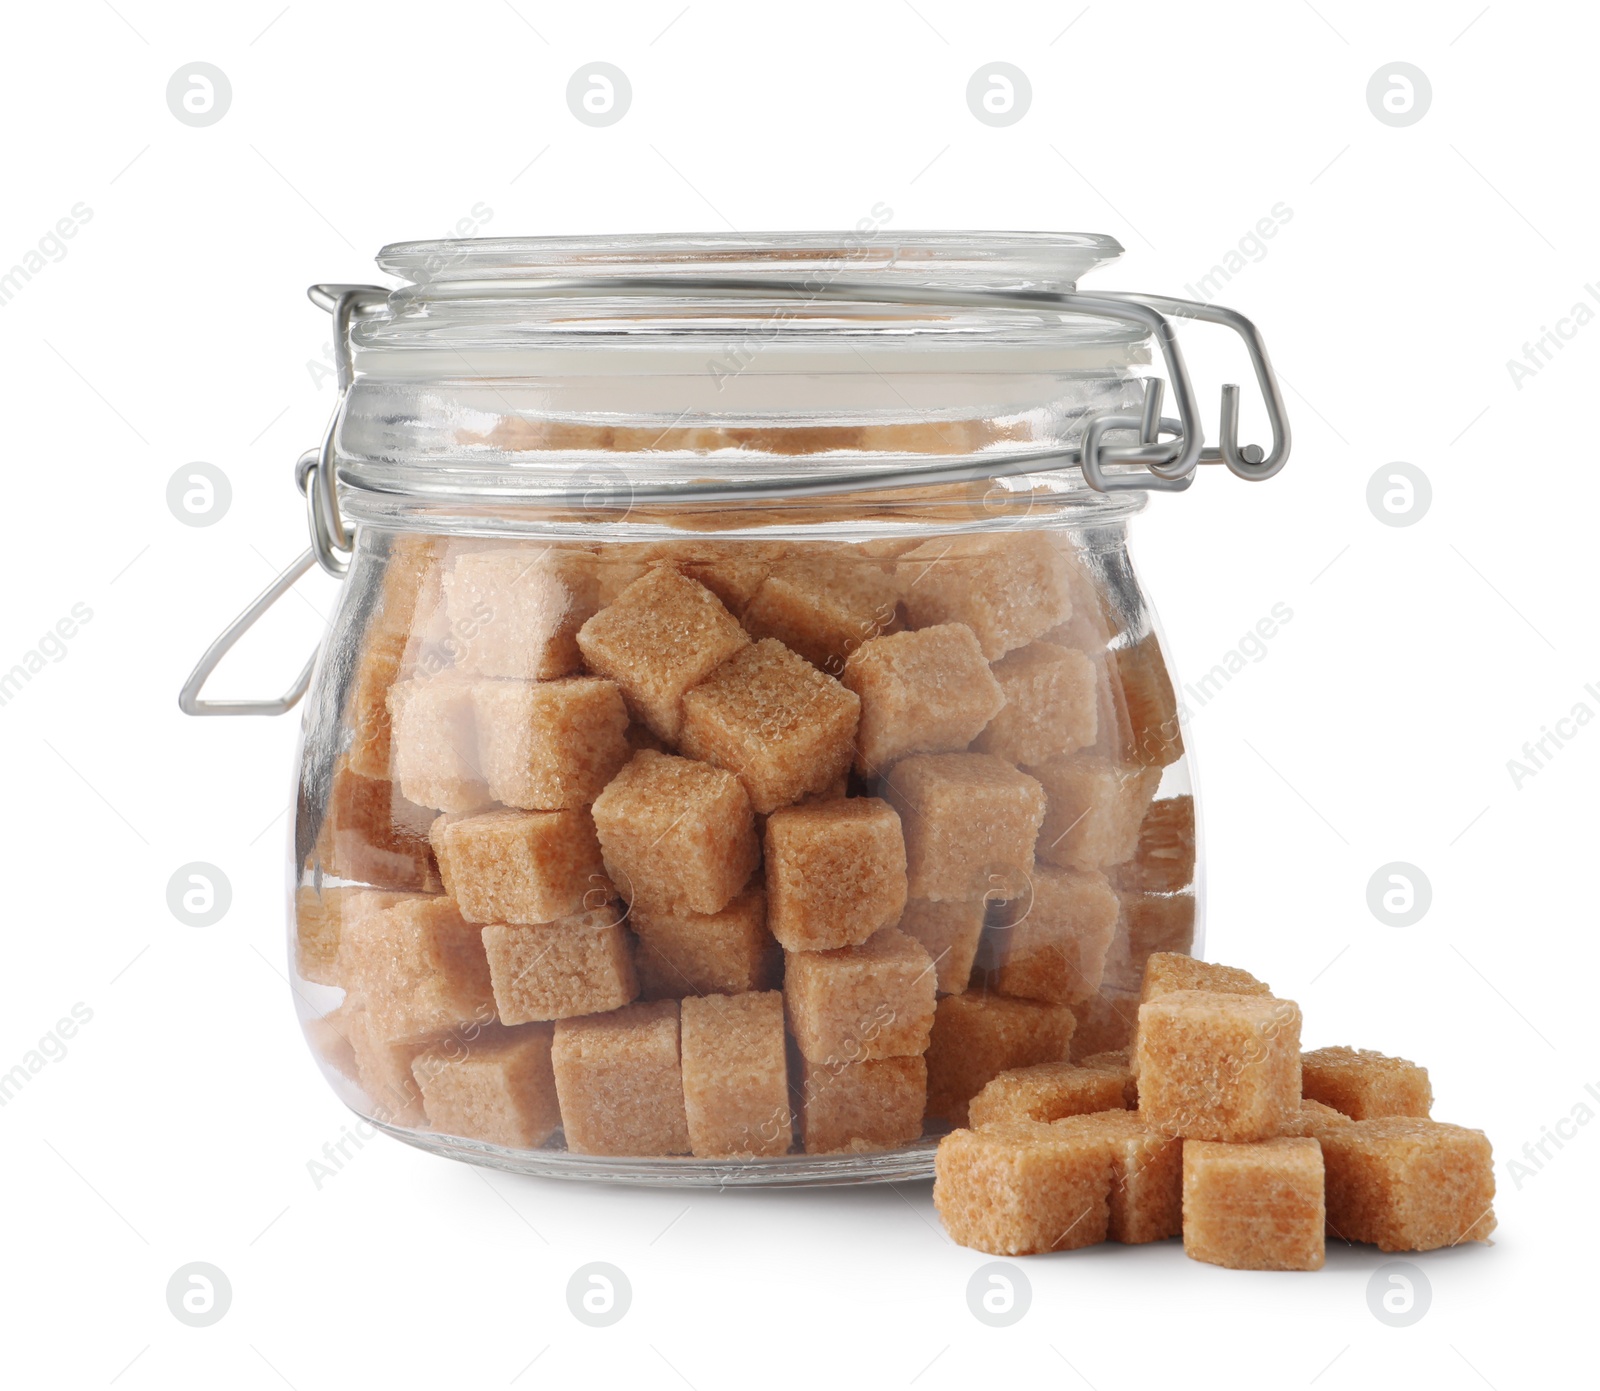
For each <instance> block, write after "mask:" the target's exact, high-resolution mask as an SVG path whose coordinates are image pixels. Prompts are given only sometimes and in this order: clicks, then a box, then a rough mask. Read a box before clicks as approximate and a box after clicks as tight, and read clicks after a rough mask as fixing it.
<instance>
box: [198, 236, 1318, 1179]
mask: <svg viewBox="0 0 1600 1391" xmlns="http://www.w3.org/2000/svg"><path fill="white" fill-rule="evenodd" d="M867 223H871V219H868V220H867ZM1119 250H1120V248H1118V247H1117V245H1116V243H1115V242H1113V241H1111V240H1110V239H1109V238H1105V237H1095V236H1077V235H1053V234H975V235H958V234H917V235H891V234H889V233H888V232H887V231H886V230H885V229H884V228H883V227H882V226H881V225H878V224H872V225H865V224H864V225H862V226H860V227H858V229H857V231H856V232H855V233H853V234H850V235H847V236H843V237H839V236H818V235H796V236H771V237H762V238H759V239H757V240H756V241H754V242H751V241H749V240H746V239H744V238H734V237H711V236H708V237H696V238H682V237H629V238H614V239H535V240H492V241H469V242H437V243H420V244H407V245H401V246H394V247H390V248H388V249H386V250H385V251H384V252H383V253H382V255H381V256H380V258H379V264H380V266H382V268H383V269H384V270H385V271H387V272H389V273H391V274H392V275H394V276H396V277H398V278H399V279H401V280H402V281H403V282H404V283H403V284H402V285H401V286H400V288H398V289H396V290H394V291H392V292H387V291H383V290H380V289H376V288H373V287H352V286H325V287H315V288H314V290H313V292H312V293H313V298H314V299H316V300H317V301H318V302H319V303H321V304H323V305H324V307H326V308H329V309H330V310H331V311H332V313H333V315H334V329H335V344H336V348H337V352H338V361H339V369H340V370H339V385H340V402H339V407H338V409H337V411H336V413H335V417H334V420H333V422H332V424H331V425H330V427H329V432H328V436H327V438H326V439H325V440H324V442H323V445H322V447H321V448H320V449H319V450H314V451H310V452H309V453H308V454H307V455H305V456H303V457H302V459H301V464H300V470H299V478H300V482H301V486H302V489H303V490H304V491H305V493H306V495H307V498H308V502H309V504H310V512H311V532H312V539H313V546H312V550H311V551H310V552H308V553H307V556H306V557H303V558H302V560H301V561H300V562H298V563H297V566H296V567H291V570H290V571H288V572H286V573H285V575H284V576H283V577H280V580H279V582H278V583H277V584H276V585H275V586H274V587H273V588H272V589H270V590H269V591H268V592H267V593H266V594H264V595H263V596H262V597H261V599H260V600H258V601H257V604H256V605H254V606H252V609H251V610H250V611H247V613H246V614H245V615H243V616H242V617H241V619H240V620H239V621H238V622H237V623H236V624H235V625H234V626H233V627H232V628H231V629H230V630H229V632H228V633H226V634H225V635H224V637H223V638H222V639H219V642H218V644H216V645H215V646H214V647H213V650H212V651H211V652H210V653H208V654H207V657H206V659H205V660H204V661H203V662H202V664H201V667H200V668H198V669H197V671H196V673H195V675H194V676H193V677H192V678H191V681H190V684H189V686H188V687H186V689H185V693H184V697H183V701H184V705H185V708H186V709H188V710H190V711H191V713H232V712H235V711H238V712H275V711H277V710H280V709H286V708H288V706H289V705H291V704H293V703H294V699H295V697H296V696H297V695H298V694H299V692H300V690H303V689H305V683H306V677H307V676H309V698H308V700H307V703H306V708H305V717H304V721H303V735H302V741H301V753H300V774H299V783H298V788H299V794H298V801H297V805H296V808H295V815H294V834H293V844H292V854H291V865H290V869H291V876H290V877H291V884H290V890H291V892H290V913H289V918H290V934H289V936H290V954H291V959H292V963H293V970H294V982H293V984H294V997H295V999H296V1001H297V1004H298V1007H299V1008H300V1010H301V1017H302V1022H303V1025H304V1028H305V1032H306V1036H307V1039H308V1041H309V1042H310V1045H311V1047H312V1050H313V1052H314V1053H315V1054H316V1056H317V1058H318V1060H319V1062H320V1064H321V1066H322V1068H323V1071H324V1072H325V1074H326V1075H327V1077H328V1080H329V1082H330V1083H331V1085H332V1086H333V1087H334V1088H335V1090H336V1091H337V1092H338V1093H339V1095H340V1096H341V1097H342V1098H343V1099H344V1101H345V1102H346V1103H347V1104H348V1105H349V1106H350V1107H351V1108H352V1109H353V1110H355V1111H356V1112H357V1113H358V1114H359V1115H361V1116H363V1117H365V1118H366V1119H367V1120H369V1121H371V1122H372V1123H373V1124H374V1125H376V1126H378V1127H380V1128H382V1129H385V1130H387V1131H389V1132H390V1133H392V1134H394V1135H396V1136H398V1137H399V1138H401V1139H404V1140H406V1141H408V1142H409V1143H412V1144H415V1145H418V1146H420V1147H423V1148H426V1149H430V1150H433V1151H436V1152H439V1153H443V1154H450V1155H454V1156H457V1157H461V1158H466V1159H469V1160H472V1161H474V1162H478V1163H483V1164H489V1165H494V1166H498V1167H502V1168H507V1169H513V1170H517V1171H521V1172H527V1173H538V1174H547V1175H557V1176H572V1177H584V1178H609V1179H620V1180H625V1181H632V1182H646V1183H665V1184H670V1183H683V1184H706V1183H715V1184H729V1183H733V1184H777V1183H843V1182H860V1181H870V1180H879V1179H897V1178H905V1177H914V1176H927V1175H930V1174H931V1173H932V1162H933V1149H934V1145H935V1143H936V1141H937V1137H938V1136H939V1135H940V1134H941V1133H943V1132H944V1131H945V1130H947V1129H949V1128H950V1127H951V1126H952V1125H959V1124H963V1123H965V1121H966V1118H967V1104H968V1102H969V1101H970V1100H971V1099H972V1097H973V1096H974V1095H976V1093H977V1092H978V1091H979V1090H980V1089H981V1088H982V1087H983V1086H984V1085H985V1084H986V1083H987V1082H988V1081H989V1080H990V1079H991V1078H992V1077H994V1076H995V1075H996V1074H997V1073H999V1072H1000V1071H1003V1070H1006V1069H1010V1068H1016V1067H1024V1066H1030V1065H1034V1064H1040V1063H1048V1062H1060V1061H1063V1060H1067V1059H1071V1060H1074V1061H1079V1062H1085V1061H1086V1062H1088V1064H1089V1065H1090V1066H1101V1065H1107V1066H1114V1065H1115V1062H1116V1058H1115V1055H1116V1052H1117V1050H1118V1049H1121V1048H1124V1047H1125V1045H1126V1043H1127V1039H1128V1032H1129V1029H1130V1026H1131V1023H1132V1017H1133V1010H1134V1007H1135V1005H1136V1002H1137V989H1138V981H1139V979H1140V975H1141V972H1142V968H1143V964H1144V960H1145V958H1146V957H1147V956H1148V955H1150V953H1152V952H1154V951H1177V952H1195V951H1198V949H1199V944H1200V934H1201V928H1202V901H1201V888H1200V873H1199V859H1198V852H1197V845H1198V817H1197V814H1196V805H1195V789H1194V783H1193V777H1192V770H1191V767H1190V762H1189V757H1188V754H1187V750H1186V747H1185V731H1184V729H1183V727H1182V720H1181V718H1180V709H1179V705H1178V702H1177V700H1176V698H1175V695H1174V682H1173V679H1172V677H1171V675H1170V673H1169V670H1168V666H1167V662H1166V659H1165V657H1164V655H1163V651H1162V645H1161V640H1160V636H1159V631H1158V627H1157V624H1156V619H1155V615H1154V612H1153V611H1152V609H1151V608H1150V606H1149V604H1148V602H1147V601H1146V599H1145V596H1144V594H1143V592H1142V590H1141V588H1140V586H1139V582H1138V580H1137V578H1136V576H1135V573H1134V570H1133V567H1132V565H1131V562H1130V560H1129V555H1128V549H1127V538H1126V526H1127V522H1128V519H1129V518H1130V517H1132V516H1133V515H1134V514H1135V513H1137V512H1138V511H1139V510H1140V509H1141V507H1142V506H1143V505H1144V494H1145V493H1146V492H1147V491H1150V490H1152V489H1160V490H1170V491H1178V490H1181V489H1182V488H1184V487H1187V486H1188V484H1189V483H1190V482H1191V481H1192V478H1193V470H1194V468H1195V466H1196V465H1197V464H1198V463H1200V462H1212V461H1216V462H1223V463H1226V464H1227V465H1228V466H1229V467H1230V469H1232V471H1233V472H1235V473H1237V474H1240V475H1241V476H1244V477H1247V478H1259V477H1266V476H1270V475H1271V474H1272V473H1274V472H1276V470H1277V469H1278V468H1279V467H1281V465H1282V463H1283V461H1284V458H1285V457H1286V454H1287V449H1288V435H1287V428H1286V426H1285V425H1284V423H1283V420H1282V409H1281V401H1280V400H1279V398H1278V396H1277V392H1276V388H1275V386H1274V384H1273V382H1272V376H1271V370H1270V368H1269V367H1268V366H1267V363H1266V358H1265V354H1264V352H1263V351H1262V350H1261V348H1260V343H1259V339H1258V338H1257V337H1256V336H1255V333H1254V330H1253V329H1252V328H1251V327H1250V326H1249V325H1248V324H1247V323H1245V322H1244V321H1243V320H1239V319H1237V316H1233V315H1231V314H1230V313H1229V311H1226V310H1218V309H1215V308H1212V307H1203V306H1199V305H1190V304H1186V303H1184V302H1181V301H1173V300H1164V299H1155V298H1152V297H1135V296H1111V295H1093V296H1085V295H1081V294H1079V293H1078V292H1077V291H1076V281H1077V279H1078V277H1079V276H1080V275H1081V274H1083V273H1085V272H1086V271H1088V270H1090V269H1092V268H1094V267H1095V266H1097V265H1099V264H1101V263H1103V262H1105V261H1107V260H1109V259H1110V258H1111V257H1113V256H1114V255H1115V254H1116V253H1117V252H1118V251H1119ZM1175 314H1176V315H1180V316H1187V317H1198V318H1205V319H1210V320H1213V321H1215V322H1220V323H1224V324H1227V325H1228V326H1230V327H1232V328H1235V329H1236V330H1238V331H1239V332H1240V333H1241V334H1242V335H1243V336H1244V338H1245V342H1246V345H1247V347H1248V348H1249V350H1250V352H1251V355H1252V358H1253V360H1254V362H1255V365H1256V371H1257V379H1258V383H1259V385H1260V387H1261V389H1262V392H1263V395H1264V397H1265V399H1266V402H1267V410H1268V416H1269V419H1270V421H1271V424H1272V428H1273V434H1274V444H1273V449H1272V452H1271V454H1270V456H1266V457H1264V456H1263V451H1261V450H1259V449H1255V448H1241V447H1239V446H1238V444H1237V440H1236V431H1237V390H1236V389H1235V388H1224V396H1223V413H1222V442H1221V444H1220V446H1219V447H1217V448H1210V449H1208V448H1206V447H1204V446H1203V442H1202V435H1201V431H1200V427H1199V425H1198V422H1197V420H1196V419H1195V411H1194V405H1193V393H1192V391H1191V389H1190V386H1189V382H1188V378H1187V372H1186V369H1185V367H1184V364H1183V359H1182V355H1181V353H1180V352H1179V351H1178V347H1177V342H1176V338H1175V336H1174V334H1173V333H1172V331H1171V323H1170V318H1171V316H1172V315H1175ZM1155 354H1159V355H1160V357H1161V359H1162V363H1163V366H1164V368H1165V378H1164V381H1165V386H1166V389H1169V390H1171V392H1172V394H1173V399H1174V402H1175V406H1176V408H1177V410H1178V416H1177V417H1163V416H1162V415H1161V400H1162V391H1163V378H1162V377H1161V376H1158V375H1156V374H1154V373H1152V372H1151V371H1150V370H1149V366H1150V363H1151V360H1152V357H1153V356H1154V355H1155ZM313 556H314V557H315V558H316V559H318V560H320V561H321V562H322V564H323V565H324V566H325V567H326V568H328V569H330V570H332V571H334V572H336V573H340V574H343V575H344V577H345V583H344V586H343V590H342V596H341V600H340V603H339V606H338V609H337V612H336V613H335V615H334V618H333V621H332V624H331V628H330V631H329V633H328V635H327V637H326V639H325V641H324V642H323V644H322V647H321V649H320V652H319V655H318V656H317V658H316V659H315V669H314V672H312V671H311V669H309V668H308V672H307V673H306V674H305V675H303V677H302V681H301V683H300V684H299V686H298V687H297V688H296V690H294V691H291V692H290V694H289V695H288V696H286V697H285V698H284V699H283V700H281V701H276V702H271V701H268V702H233V703H229V702H206V701H203V700H201V699H200V698H199V688H200V685H201V684H202V683H203V681H204V679H205V677H206V675H207V674H208V673H209V671H210V670H211V668H212V667H213V666H214V665H215V663H216V660H217V659H218V658H219V657H220V655H221V653H222V652H223V651H225V650H226V648H227V646H228V645H229V644H231V642H232V641H233V640H235V639H236V638H237V637H238V635H239V634H240V633H242V632H243V630H244V629H245V628H246V627H248V624H249V622H250V621H251V620H252V619H253V617H254V616H255V615H256V614H257V613H259V611H260V610H261V609H262V608H263V607H264V606H265V605H266V604H267V603H270V602H271V601H272V599H274V598H275V597H277V595H278V594H279V593H281V592H282V591H283V590H284V589H285V588H287V586H288V584H290V583H292V582H293V579H294V578H295V577H296V576H297V575H298V574H299V573H303V572H304V570H305V569H306V568H309V565H310V564H311V563H312V557H313Z"/></svg>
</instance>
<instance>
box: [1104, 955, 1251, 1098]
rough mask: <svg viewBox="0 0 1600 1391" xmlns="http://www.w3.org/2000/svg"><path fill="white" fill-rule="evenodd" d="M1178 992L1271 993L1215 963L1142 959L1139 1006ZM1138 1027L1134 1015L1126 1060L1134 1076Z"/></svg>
mask: <svg viewBox="0 0 1600 1391" xmlns="http://www.w3.org/2000/svg"><path fill="white" fill-rule="evenodd" d="M1179 990H1212V991H1218V992H1220V993H1222V994H1224V995H1271V994H1272V990H1271V988H1270V987H1269V986H1267V985H1266V984H1265V982H1263V981H1259V980H1257V979H1256V978H1255V977H1254V976H1252V975H1251V974H1250V972H1248V971H1245V970H1241V969H1240V968H1239V967H1237V966H1223V965H1221V964H1219V963H1218V962H1215V961H1196V960H1195V959H1194V957H1192V956H1188V955H1185V954H1184V953H1182V952H1152V953H1151V954H1150V955H1149V956H1148V957H1146V958H1145V963H1144V975H1143V977H1142V978H1141V981H1140V985H1139V1000H1138V1003H1139V1004H1143V1003H1144V1002H1145V1001H1146V1000H1155V999H1159V998H1160V997H1161V996H1163V995H1171V994H1173V993H1174V992H1175V991H1179ZM1138 1039H1139V1024H1138V1014H1137V1010H1136V1011H1135V1015H1134V1025H1133V1034H1132V1037H1131V1038H1130V1040H1129V1044H1128V1056H1129V1058H1130V1060H1131V1061H1132V1063H1133V1070H1134V1073H1135V1074H1137V1073H1138V1071H1139V1046H1138Z"/></svg>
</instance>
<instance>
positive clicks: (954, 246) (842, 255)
mask: <svg viewBox="0 0 1600 1391" xmlns="http://www.w3.org/2000/svg"><path fill="white" fill-rule="evenodd" d="M882 207H883V205H882V204H879V205H878V208H882ZM877 211H878V209H877V208H875V209H874V212H877ZM891 215H892V213H890V211H889V210H887V209H884V212H883V218H882V220H875V219H873V218H863V219H861V221H860V222H858V223H857V224H856V227H855V228H853V229H851V230H850V231H846V232H837V231H811V232H752V233H736V232H708V233H677V232H671V233H656V232H651V233H632V234H628V235H621V236H618V235H585V236H557V237H473V238H462V239H434V240H425V241H408V242H393V243H391V244H390V245H388V246H385V247H384V248H383V249H382V250H381V251H380V252H379V253H378V257H377V263H378V266H379V268H380V269H382V270H383V271H385V272H387V273H388V274H390V275H393V276H395V277H397V278H398V279H401V280H404V281H406V282H407V283H408V284H410V285H415V286H423V285H435V284H451V283H459V282H471V281H486V282H494V281H514V282H518V283H522V284H527V283H537V282H539V281H541V280H560V279H567V278H570V277H573V276H578V275H607V276H638V277H641V278H642V277H647V276H648V277H659V276H668V277H670V276H673V275H706V274H709V273H715V274H717V275H727V276H739V277H742V278H747V279H749V278H754V279H761V278H772V279H782V280H793V279H795V278H797V277H799V276H802V275H804V274H806V273H807V272H809V271H825V272H828V273H840V272H842V271H843V268H844V265H848V274H849V278H850V279H852V280H855V279H857V278H858V277H862V276H865V277H868V278H875V277H882V278H883V279H885V280H886V281H890V282H892V283H895V284H901V285H920V286H929V287H940V288H966V289H980V288H981V289H993V290H1010V289H1032V290H1071V289H1072V288H1074V286H1075V285H1076V283H1077V281H1078V279H1079V277H1080V276H1083V275H1085V274H1087V273H1088V272H1089V271H1092V270H1094V269H1095V268H1097V267H1099V266H1102V265H1105V264H1106V263H1108V262H1110V261H1113V260H1115V259H1116V258H1117V257H1118V256H1120V255H1121V254H1122V250H1123V248H1122V245H1121V243H1119V242H1118V241H1117V240H1116V238H1114V237H1110V236H1106V235H1104V234H1103V233H1095V232H1027V231H921V230H915V231H905V232H900V231H890V230H887V229H886V228H885V227H884V226H883V221H886V220H887V217H888V216H891ZM863 224H865V225H863Z"/></svg>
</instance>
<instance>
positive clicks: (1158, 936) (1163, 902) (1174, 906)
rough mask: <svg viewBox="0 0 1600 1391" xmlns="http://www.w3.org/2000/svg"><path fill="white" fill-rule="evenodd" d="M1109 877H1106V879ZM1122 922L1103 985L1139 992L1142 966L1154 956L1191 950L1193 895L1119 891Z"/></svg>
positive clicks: (1193, 913)
mask: <svg viewBox="0 0 1600 1391" xmlns="http://www.w3.org/2000/svg"><path fill="white" fill-rule="evenodd" d="M1108 877H1109V876H1108ZM1117 898H1118V900H1119V901H1120V902H1121V904H1122V918H1121V921H1120V922H1119V924H1118V927H1117V935H1116V937H1115V938H1114V939H1113V941H1112V943H1111V950H1110V951H1109V952H1108V953H1107V954H1106V969H1105V975H1104V976H1103V977H1102V981H1101V983H1102V985H1111V986H1114V987H1115V988H1116V989H1118V990H1127V991H1138V990H1139V989H1140V987H1141V984H1142V982H1143V980H1144V968H1145V963H1146V962H1147V961H1149V959H1150V958H1151V957H1152V956H1153V955H1155V954H1156V953H1157V952H1169V953H1187V952H1188V951H1189V950H1190V948H1191V947H1193V946H1194V933H1195V897H1194V895H1193V894H1147V893H1139V892H1136V891H1129V890H1120V891H1118V893H1117Z"/></svg>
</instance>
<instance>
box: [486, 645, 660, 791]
mask: <svg viewBox="0 0 1600 1391" xmlns="http://www.w3.org/2000/svg"><path fill="white" fill-rule="evenodd" d="M472 698H473V706H474V709H475V710H476V712H477V721H478V754H479V759H480V763H481V766H482V769H483V775H484V777H485V778H486V779H487V781H488V783H489V794H490V796H492V797H493V798H494V799H495V801H497V802H503V803H505V805H506V806H508V807H521V808H524V809H528V810H539V811H561V810H564V809H566V808H568V807H584V806H588V805H589V804H590V803H591V802H593V801H594V799H595V798H596V797H598V796H599V795H600V793H601V791H602V790H603V789H604V787H605V785H606V784H607V783H608V782H610V781H611V779H612V778H614V777H615V776H616V775H617V770H618V769H619V768H621V767H622V765H623V764H624V763H626V762H627V761H628V759H629V758H630V757H631V756H632V753H633V750H632V749H630V748H629V747H628V738H627V729H628V711H627V707H626V706H625V705H623V703H622V693H621V692H620V691H619V690H618V689H617V686H616V683H615V682H612V681H602V680H598V679H596V678H594V677H586V676H580V677H570V678H568V679H566V680H561V681H480V682H478V683H477V684H476V685H475V686H474V687H473V693H472Z"/></svg>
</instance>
